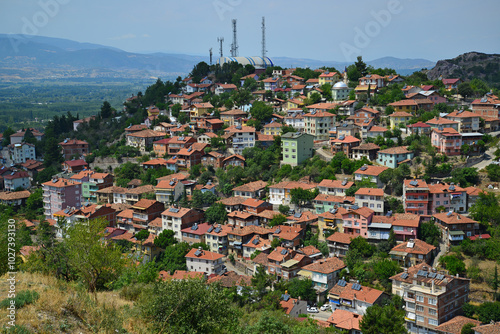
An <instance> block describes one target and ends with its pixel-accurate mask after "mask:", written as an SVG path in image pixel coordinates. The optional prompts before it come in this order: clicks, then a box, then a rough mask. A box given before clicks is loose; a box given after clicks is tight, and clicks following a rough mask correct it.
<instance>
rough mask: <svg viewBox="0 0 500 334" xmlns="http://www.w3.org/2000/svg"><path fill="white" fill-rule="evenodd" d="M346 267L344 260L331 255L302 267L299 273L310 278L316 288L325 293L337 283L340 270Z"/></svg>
mask: <svg viewBox="0 0 500 334" xmlns="http://www.w3.org/2000/svg"><path fill="white" fill-rule="evenodd" d="M345 267H346V265H345V263H344V261H342V260H341V259H339V258H337V257H331V258H327V259H322V260H318V261H316V262H313V263H311V264H308V265H306V266H304V267H302V268H301V270H300V271H299V273H298V274H299V276H302V277H305V278H310V279H311V280H312V283H313V287H314V289H316V291H318V292H320V293H321V292H323V293H324V292H326V291H327V290H329V289H331V288H332V287H333V286H334V285H335V283H337V280H338V278H339V274H340V271H341V270H342V269H344V268H345Z"/></svg>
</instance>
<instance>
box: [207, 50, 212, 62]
mask: <svg viewBox="0 0 500 334" xmlns="http://www.w3.org/2000/svg"><path fill="white" fill-rule="evenodd" d="M208 52H209V53H210V65H212V48H210V50H208Z"/></svg>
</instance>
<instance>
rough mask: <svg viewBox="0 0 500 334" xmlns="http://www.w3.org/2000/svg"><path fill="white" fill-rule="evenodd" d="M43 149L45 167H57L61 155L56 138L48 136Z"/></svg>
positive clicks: (61, 157) (61, 158)
mask: <svg viewBox="0 0 500 334" xmlns="http://www.w3.org/2000/svg"><path fill="white" fill-rule="evenodd" d="M43 151H44V152H45V154H44V156H43V164H44V166H45V167H50V166H56V168H59V165H60V163H61V162H63V156H62V153H61V148H60V146H59V143H58V142H57V140H56V139H55V138H53V137H50V138H48V139H47V140H46V141H45V146H44V149H43Z"/></svg>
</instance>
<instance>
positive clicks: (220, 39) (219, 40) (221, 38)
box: [217, 37, 224, 57]
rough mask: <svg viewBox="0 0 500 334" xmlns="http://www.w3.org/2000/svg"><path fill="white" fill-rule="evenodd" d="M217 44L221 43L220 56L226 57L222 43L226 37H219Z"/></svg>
mask: <svg viewBox="0 0 500 334" xmlns="http://www.w3.org/2000/svg"><path fill="white" fill-rule="evenodd" d="M217 42H219V43H220V48H219V52H220V56H221V57H224V53H223V52H222V43H223V42H224V37H217Z"/></svg>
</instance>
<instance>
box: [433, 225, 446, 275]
mask: <svg viewBox="0 0 500 334" xmlns="http://www.w3.org/2000/svg"><path fill="white" fill-rule="evenodd" d="M440 230H441V240H440V241H439V253H438V254H437V255H436V257H435V258H434V260H433V261H432V267H433V268H435V267H436V266H437V265H438V264H439V258H440V257H441V256H443V255H445V254H446V252H448V249H449V247H448V231H447V230H445V229H443V228H440Z"/></svg>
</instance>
